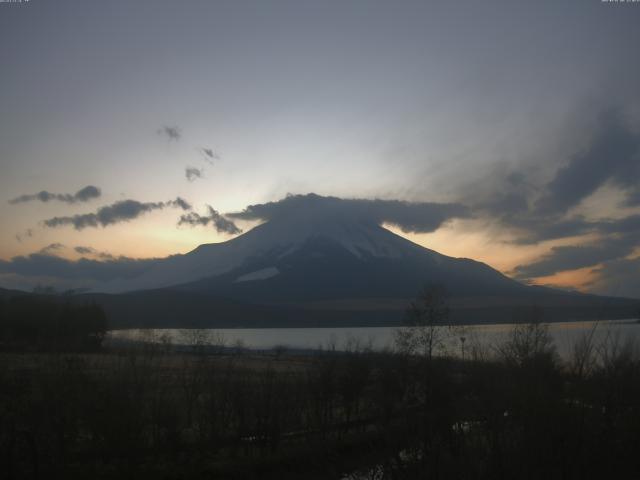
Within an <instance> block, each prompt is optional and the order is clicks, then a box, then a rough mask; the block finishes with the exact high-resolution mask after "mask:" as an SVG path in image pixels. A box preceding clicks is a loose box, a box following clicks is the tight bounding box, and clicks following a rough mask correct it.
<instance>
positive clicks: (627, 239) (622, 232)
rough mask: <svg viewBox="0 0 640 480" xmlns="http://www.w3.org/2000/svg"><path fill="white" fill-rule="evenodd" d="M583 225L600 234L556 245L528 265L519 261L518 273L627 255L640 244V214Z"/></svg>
mask: <svg viewBox="0 0 640 480" xmlns="http://www.w3.org/2000/svg"><path fill="white" fill-rule="evenodd" d="M578 223H579V222H578ZM580 229H581V230H583V231H588V232H591V233H596V234H598V235H599V238H598V239H596V240H595V241H592V242H590V243H589V244H586V245H585V244H580V245H565V246H558V247H553V248H552V249H551V251H550V252H549V253H547V254H546V255H544V256H543V257H542V258H540V259H539V260H536V261H535V262H532V263H530V264H527V265H518V266H517V267H516V268H515V269H514V270H513V273H514V274H515V276H516V277H517V278H521V279H528V278H535V277H543V276H548V275H553V274H555V273H558V272H563V271H567V270H576V269H579V268H585V267H592V266H596V265H598V264H601V263H602V262H608V261H611V260H616V259H621V258H624V257H627V256H629V255H631V254H632V253H633V252H634V250H635V249H636V248H637V247H638V246H639V245H640V215H630V216H628V217H625V218H621V219H616V220H602V221H594V222H587V221H583V222H582V226H581V227H580Z"/></svg>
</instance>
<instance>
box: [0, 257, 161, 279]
mask: <svg viewBox="0 0 640 480" xmlns="http://www.w3.org/2000/svg"><path fill="white" fill-rule="evenodd" d="M157 262H158V259H155V258H154V259H137V258H129V257H117V258H113V259H110V260H103V261H99V260H93V259H87V258H81V259H79V260H68V259H65V258H62V257H58V256H54V255H50V254H45V253H32V254H30V255H26V256H17V257H13V258H12V259H11V260H0V274H13V275H19V276H21V277H47V278H57V279H67V280H78V281H80V280H87V281H90V282H99V281H108V280H115V279H120V278H132V277H135V276H137V275H140V274H142V273H143V272H145V271H146V270H148V269H149V268H151V267H153V266H154V265H156V264H157Z"/></svg>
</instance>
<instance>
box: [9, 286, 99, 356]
mask: <svg viewBox="0 0 640 480" xmlns="http://www.w3.org/2000/svg"><path fill="white" fill-rule="evenodd" d="M106 332H107V318H106V316H105V314H104V312H103V310H102V308H101V307H99V306H98V305H96V304H93V303H91V304H83V305H77V304H72V303H71V302H70V301H68V299H64V298H62V297H56V296H53V295H20V296H15V297H12V298H8V299H2V298H0V348H2V349H5V350H7V349H8V350H30V351H34V350H65V351H92V350H96V349H99V348H100V347H101V345H102V341H103V339H104V336H105V334H106Z"/></svg>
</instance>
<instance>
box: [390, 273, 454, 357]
mask: <svg viewBox="0 0 640 480" xmlns="http://www.w3.org/2000/svg"><path fill="white" fill-rule="evenodd" d="M448 320H449V302H448V298H447V292H446V290H445V289H444V287H442V286H441V285H430V286H427V287H425V288H424V289H423V290H422V291H421V292H420V294H419V295H418V297H417V298H416V299H415V300H414V301H413V302H411V304H410V305H409V308H408V309H407V313H406V323H405V327H403V328H399V329H397V330H396V332H395V343H396V346H397V347H398V348H399V350H400V351H402V352H405V353H409V354H413V353H421V354H422V355H424V356H425V357H427V358H428V359H429V360H431V358H432V357H433V353H434V352H435V351H437V350H440V349H442V348H444V347H445V341H446V339H447V337H448V336H449V332H448V331H447V330H446V329H443V328H442V327H444V326H446V325H447V324H448Z"/></svg>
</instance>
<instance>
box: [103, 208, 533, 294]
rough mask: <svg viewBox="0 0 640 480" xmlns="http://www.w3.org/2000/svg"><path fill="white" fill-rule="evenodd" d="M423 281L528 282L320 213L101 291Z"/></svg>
mask: <svg viewBox="0 0 640 480" xmlns="http://www.w3.org/2000/svg"><path fill="white" fill-rule="evenodd" d="M425 283H442V284H444V285H445V286H446V287H447V288H448V289H449V290H450V291H451V293H452V294H456V295H458V294H459V295H474V294H483V295H484V294H493V295H502V294H511V293H516V292H518V291H523V290H524V289H526V288H527V287H524V286H523V285H521V284H519V283H517V282H515V281H513V280H511V279H509V278H507V277H505V276H504V275H502V274H501V273H499V272H497V271H496V270H493V269H492V268H490V267H489V266H487V265H485V264H483V263H480V262H475V261H473V260H469V259H458V258H452V257H447V256H445V255H441V254H439V253H437V252H435V251H433V250H429V249H427V248H424V247H422V246H420V245H417V244H415V243H412V242H410V241H409V240H407V239H405V238H403V237H400V236H398V235H396V234H394V233H392V232H390V231H388V230H386V229H384V228H382V227H380V226H378V225H375V224H369V223H358V224H354V223H353V222H348V221H340V220H335V219H330V220H329V219H322V218H320V219H306V221H293V220H287V221H282V220H280V221H271V222H268V223H265V224H262V225H260V226H258V227H256V228H254V229H253V230H251V231H249V232H248V233H245V234H244V235H241V236H239V237H237V238H235V239H233V240H230V241H228V242H224V243H218V244H208V245H201V246H200V247H198V248H196V249H195V250H193V251H192V252H189V253H187V254H185V255H175V256H172V257H169V258H167V259H166V260H164V261H162V262H161V263H160V264H158V265H157V266H156V267H154V268H152V269H151V270H149V271H147V272H145V273H144V274H143V275H141V276H139V277H137V278H133V279H130V280H124V281H119V282H112V283H110V284H107V285H104V286H103V287H102V288H100V289H96V290H97V291H101V292H105V293H122V292H128V291H136V290H149V289H156V288H168V287H177V286H180V288H181V289H187V290H191V291H209V292H214V291H215V292H219V293H221V294H225V295H229V296H231V297H234V298H242V299H251V300H254V301H255V300H260V301H285V300H287V299H290V300H292V299H320V298H345V297H351V296H355V297H362V296H369V297H371V296H387V297H395V296H398V295H401V296H406V295H408V296H413V295H415V293H416V291H417V289H418V288H419V287H420V286H421V285H423V284H425ZM267 286H268V287H269V288H266V287H267Z"/></svg>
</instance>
